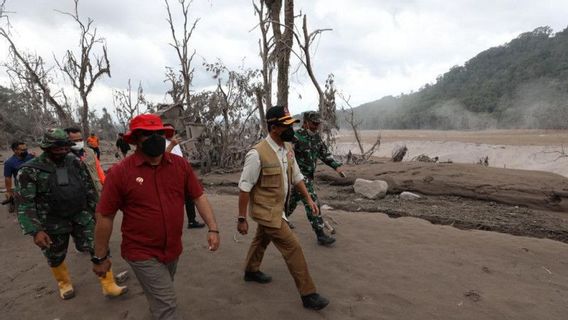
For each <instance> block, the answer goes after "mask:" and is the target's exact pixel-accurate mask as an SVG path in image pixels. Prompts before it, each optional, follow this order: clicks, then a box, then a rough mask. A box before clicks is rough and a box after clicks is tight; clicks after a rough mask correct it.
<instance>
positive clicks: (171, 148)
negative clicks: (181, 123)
mask: <svg viewBox="0 0 568 320" xmlns="http://www.w3.org/2000/svg"><path fill="white" fill-rule="evenodd" d="M164 127H167V128H172V129H173V130H174V133H177V132H176V131H175V130H176V129H175V127H174V126H173V125H171V124H169V123H165V124H164ZM166 152H170V153H171V154H175V155H176V156H180V157H182V158H183V152H182V151H181V148H180V146H179V142H178V137H177V136H176V135H173V136H172V137H171V138H166ZM185 214H186V215H187V228H188V229H199V228H203V227H205V223H201V222H199V221H197V215H196V214H195V203H193V200H192V199H191V197H187V198H186V199H185Z"/></svg>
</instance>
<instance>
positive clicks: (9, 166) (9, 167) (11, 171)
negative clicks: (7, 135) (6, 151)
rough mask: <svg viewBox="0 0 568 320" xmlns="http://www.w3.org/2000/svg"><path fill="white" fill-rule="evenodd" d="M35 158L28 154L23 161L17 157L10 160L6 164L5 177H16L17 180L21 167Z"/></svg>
mask: <svg viewBox="0 0 568 320" xmlns="http://www.w3.org/2000/svg"><path fill="white" fill-rule="evenodd" d="M33 157H34V156H32V155H31V154H29V153H28V155H27V156H26V157H25V158H24V159H23V160H22V159H20V158H19V157H16V156H15V155H13V156H11V157H10V158H8V160H6V162H4V177H5V178H10V177H14V179H15V178H16V174H18V170H20V166H21V165H22V164H23V163H24V162H27V161H28V160H31V159H33Z"/></svg>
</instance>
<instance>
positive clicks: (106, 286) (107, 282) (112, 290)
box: [99, 271, 128, 297]
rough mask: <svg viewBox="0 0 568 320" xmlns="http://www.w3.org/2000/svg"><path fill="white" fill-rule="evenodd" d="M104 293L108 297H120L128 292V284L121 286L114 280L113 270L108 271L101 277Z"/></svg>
mask: <svg viewBox="0 0 568 320" xmlns="http://www.w3.org/2000/svg"><path fill="white" fill-rule="evenodd" d="M99 281H100V282H101V287H102V288H103V294H104V295H105V296H107V297H118V296H121V295H123V294H125V293H126V292H128V287H127V286H124V287H122V286H119V285H117V284H116V282H114V275H113V274H112V271H108V272H107V273H106V275H105V276H104V277H99Z"/></svg>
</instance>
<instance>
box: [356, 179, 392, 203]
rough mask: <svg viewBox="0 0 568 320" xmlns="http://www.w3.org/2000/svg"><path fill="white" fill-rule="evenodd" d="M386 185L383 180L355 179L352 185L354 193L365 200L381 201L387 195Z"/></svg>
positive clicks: (387, 186)
mask: <svg viewBox="0 0 568 320" xmlns="http://www.w3.org/2000/svg"><path fill="white" fill-rule="evenodd" d="M388 188H389V185H388V183H386V182H385V181H383V180H365V179H357V180H355V184H354V185H353V189H354V190H355V193H357V194H360V195H362V196H364V197H365V198H367V199H372V200H374V199H382V198H384V197H385V196H386V195H387V190H388Z"/></svg>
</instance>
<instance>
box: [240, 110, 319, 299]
mask: <svg viewBox="0 0 568 320" xmlns="http://www.w3.org/2000/svg"><path fill="white" fill-rule="evenodd" d="M266 122H267V125H268V131H269V135H268V137H266V139H264V140H262V141H261V142H260V143H258V144H257V145H256V146H254V148H253V149H252V150H250V151H249V152H248V153H247V155H246V159H245V165H244V168H243V172H242V174H241V179H240V181H239V189H240V193H239V216H238V222H237V223H238V224H237V230H238V231H239V232H240V233H241V234H247V233H248V222H247V212H249V213H250V216H251V217H252V219H253V220H254V221H256V222H257V223H258V227H257V229H256V234H255V236H254V239H253V240H252V242H251V245H250V248H249V251H248V254H247V258H246V267H245V276H244V280H245V281H254V282H258V283H268V282H270V281H272V277H270V276H269V275H267V274H265V273H263V272H262V271H260V264H261V262H262V258H263V256H264V252H265V250H266V247H267V246H268V245H269V244H270V242H273V243H274V245H275V246H276V248H277V249H278V250H279V251H280V253H281V254H282V256H283V257H284V261H285V262H286V265H287V266H288V270H289V271H290V274H291V275H292V277H293V278H294V281H295V283H296V287H297V288H298V291H299V293H300V295H301V297H302V303H303V305H304V307H305V308H309V309H314V310H320V309H323V308H325V307H326V306H327V305H328V304H329V300H328V299H326V298H324V297H322V296H321V295H319V294H318V293H317V292H316V287H315V284H314V282H313V280H312V278H311V276H310V273H309V271H308V265H307V263H306V259H305V257H304V252H303V250H302V247H301V246H300V242H299V241H298V238H297V237H296V235H295V234H294V233H292V231H291V230H290V227H289V226H288V224H287V223H283V222H284V219H285V215H284V212H285V207H286V206H287V204H288V200H289V195H290V188H291V187H292V185H293V186H294V187H295V188H296V190H298V191H299V192H300V193H301V194H302V195H303V196H304V198H305V199H307V202H308V203H309V205H310V206H311V207H312V208H313V211H314V213H315V214H316V215H317V214H319V210H318V206H317V205H316V204H315V203H314V201H313V200H312V198H311V197H310V195H309V194H308V191H307V189H306V186H305V184H304V180H303V179H304V176H303V175H302V173H301V172H300V168H299V167H298V164H297V163H296V159H295V158H294V151H293V147H292V145H291V144H290V143H287V142H290V141H292V139H293V138H294V130H293V128H292V125H293V124H294V123H297V122H299V120H296V119H294V118H292V117H291V116H290V113H289V112H288V108H286V107H282V106H274V107H272V108H270V109H268V111H267V112H266Z"/></svg>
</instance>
